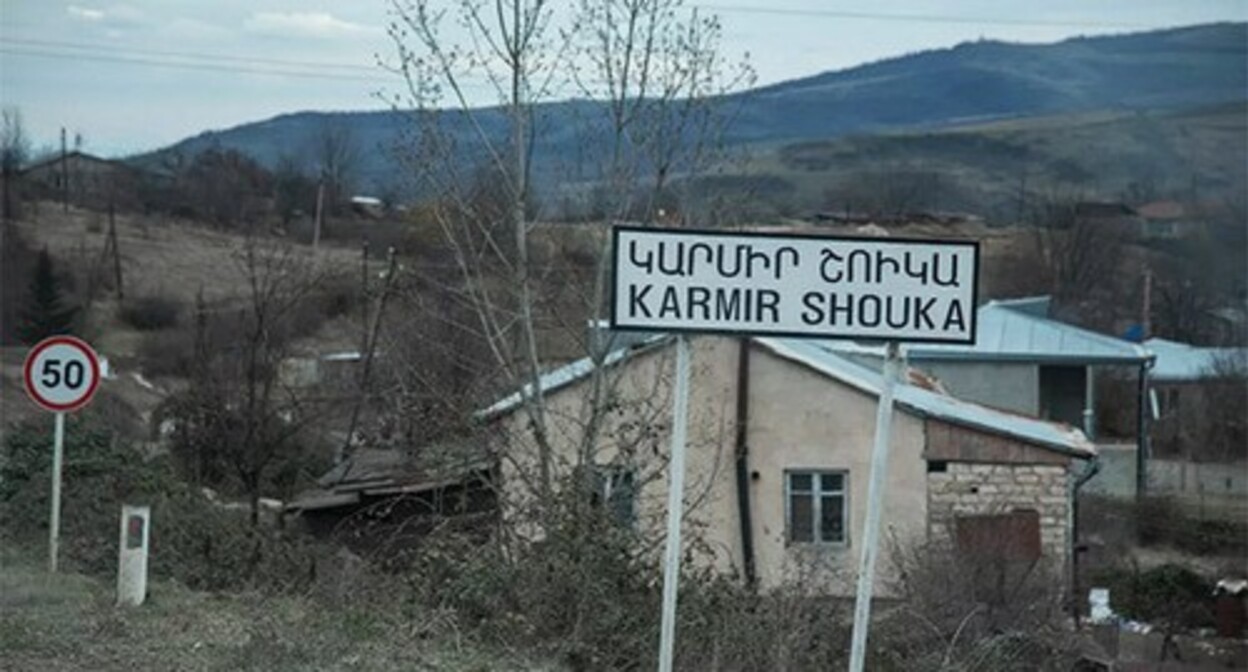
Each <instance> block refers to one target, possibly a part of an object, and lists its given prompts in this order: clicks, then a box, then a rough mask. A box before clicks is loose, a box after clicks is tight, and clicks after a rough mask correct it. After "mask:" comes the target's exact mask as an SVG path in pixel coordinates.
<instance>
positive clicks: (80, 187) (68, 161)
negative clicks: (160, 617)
mask: <svg viewBox="0 0 1248 672" xmlns="http://www.w3.org/2000/svg"><path fill="white" fill-rule="evenodd" d="M139 177H140V176H139V171H138V170H137V169H136V168H134V167H133V166H130V165H128V164H127V163H125V162H123V161H114V160H111V159H103V158H100V157H98V156H94V155H92V154H87V153H86V152H82V151H78V150H75V151H72V152H69V153H67V154H65V155H64V156H62V155H59V154H58V155H55V156H52V157H50V158H47V159H45V160H43V161H40V162H38V163H35V164H33V165H31V166H28V167H26V168H25V169H24V170H22V171H21V174H20V179H21V181H22V188H23V190H24V191H25V192H26V193H27V194H28V197H31V199H32V200H35V201H37V200H41V199H42V200H48V201H57V202H64V201H68V203H70V204H71V205H75V206H79V207H87V208H92V209H97V210H103V209H107V208H108V207H109V206H110V205H112V206H116V207H130V206H132V205H133V204H134V203H135V202H136V201H137V190H138V187H139Z"/></svg>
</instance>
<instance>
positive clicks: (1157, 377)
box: [1144, 338, 1248, 383]
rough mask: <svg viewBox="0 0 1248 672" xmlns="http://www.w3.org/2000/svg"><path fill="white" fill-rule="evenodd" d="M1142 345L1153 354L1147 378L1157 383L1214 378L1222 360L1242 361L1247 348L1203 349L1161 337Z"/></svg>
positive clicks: (1246, 355)
mask: <svg viewBox="0 0 1248 672" xmlns="http://www.w3.org/2000/svg"><path fill="white" fill-rule="evenodd" d="M1144 346H1145V347H1147V348H1148V349H1149V350H1150V351H1152V352H1153V353H1154V354H1156V355H1157V362H1156V363H1155V364H1154V365H1153V369H1152V371H1150V372H1149V377H1150V378H1152V379H1153V380H1154V381H1157V382H1161V383H1167V382H1170V383H1182V382H1193V381H1197V380H1205V379H1207V378H1212V377H1214V376H1215V375H1216V374H1217V372H1218V371H1219V370H1220V367H1221V366H1222V365H1223V364H1224V363H1228V362H1229V363H1239V364H1240V365H1242V364H1243V362H1244V361H1245V359H1248V348H1203V347H1199V346H1195V345H1188V344H1187V343H1179V342H1178V341H1168V340H1166V339H1164V338H1150V339H1148V340H1147V341H1144Z"/></svg>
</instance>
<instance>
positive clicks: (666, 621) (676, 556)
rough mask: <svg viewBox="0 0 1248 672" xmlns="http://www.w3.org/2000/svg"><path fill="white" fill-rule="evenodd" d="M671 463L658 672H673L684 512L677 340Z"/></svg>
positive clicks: (685, 375)
mask: <svg viewBox="0 0 1248 672" xmlns="http://www.w3.org/2000/svg"><path fill="white" fill-rule="evenodd" d="M672 415H673V418H672V459H671V462H669V463H668V490H667V548H666V549H664V551H665V552H664V558H663V620H662V625H661V628H660V635H659V672H671V671H672V653H673V651H674V649H675V645H676V589H677V585H678V584H679V582H680V520H681V518H682V517H683V516H684V509H685V499H684V490H685V430H686V426H687V424H688V416H689V340H688V339H687V338H685V336H683V335H678V336H677V337H676V395H675V398H674V399H673V401H672Z"/></svg>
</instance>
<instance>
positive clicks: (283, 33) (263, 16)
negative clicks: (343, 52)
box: [243, 12, 377, 39]
mask: <svg viewBox="0 0 1248 672" xmlns="http://www.w3.org/2000/svg"><path fill="white" fill-rule="evenodd" d="M243 29H244V30H246V31H248V32H251V33H257V34H262V35H273V36H277V37H313V38H323V39H329V38H340V37H354V36H359V35H364V34H368V33H374V32H377V29H376V28H373V27H370V26H366V25H363V24H359V23H352V22H350V21H344V20H342V19H339V18H338V17H336V16H334V15H333V14H330V13H329V12H255V13H254V14H252V15H251V16H250V17H248V18H247V19H246V20H245V21H244V22H243Z"/></svg>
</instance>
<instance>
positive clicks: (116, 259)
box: [108, 199, 124, 303]
mask: <svg viewBox="0 0 1248 672" xmlns="http://www.w3.org/2000/svg"><path fill="white" fill-rule="evenodd" d="M108 246H109V247H110V248H112V250H113V282H114V283H115V284H116V285H117V301H118V303H120V302H121V300H122V299H123V298H124V293H123V292H122V289H121V249H120V248H118V246H117V214H116V208H115V207H114V206H113V202H112V200H111V199H110V200H109V202H108Z"/></svg>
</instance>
